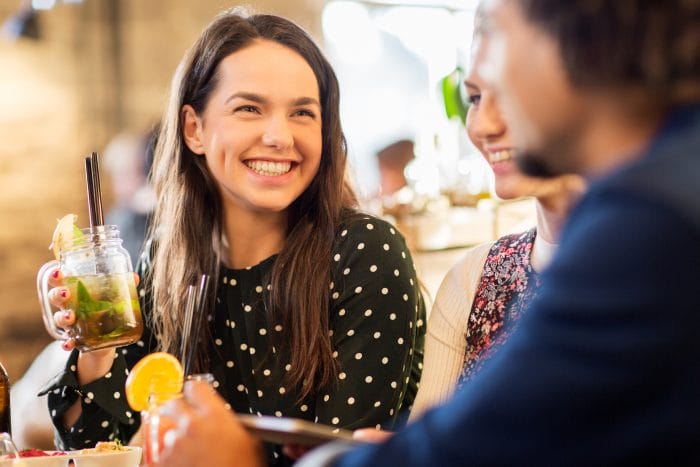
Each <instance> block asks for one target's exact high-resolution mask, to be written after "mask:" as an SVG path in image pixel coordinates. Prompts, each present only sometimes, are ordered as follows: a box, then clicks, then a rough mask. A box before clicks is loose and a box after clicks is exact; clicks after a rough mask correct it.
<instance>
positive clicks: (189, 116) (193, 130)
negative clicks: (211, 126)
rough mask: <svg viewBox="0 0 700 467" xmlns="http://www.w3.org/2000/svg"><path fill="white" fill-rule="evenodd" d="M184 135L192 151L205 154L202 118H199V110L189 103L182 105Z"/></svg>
mask: <svg viewBox="0 0 700 467" xmlns="http://www.w3.org/2000/svg"><path fill="white" fill-rule="evenodd" d="M182 136H183V137H184V139H185V144H186V145H187V147H188V148H190V151H192V152H193V153H195V154H199V155H200V156H201V155H202V154H204V144H203V142H202V119H201V118H199V116H198V115H197V112H195V111H194V108H193V107H192V106H191V105H189V104H186V105H183V106H182Z"/></svg>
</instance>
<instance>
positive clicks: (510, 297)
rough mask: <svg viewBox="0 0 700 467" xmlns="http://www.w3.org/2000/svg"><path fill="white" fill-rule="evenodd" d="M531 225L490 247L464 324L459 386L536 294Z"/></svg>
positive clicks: (505, 335) (537, 279) (505, 336)
mask: <svg viewBox="0 0 700 467" xmlns="http://www.w3.org/2000/svg"><path fill="white" fill-rule="evenodd" d="M535 235H536V230H535V229H534V228H532V229H530V230H527V231H525V232H523V233H518V234H511V235H505V236H503V237H501V238H499V239H498V240H497V241H496V242H495V243H494V244H493V246H492V247H491V250H490V251H489V253H488V256H487V257H486V262H485V263H484V269H483V273H482V275H481V280H480V282H479V286H478V287H477V290H476V295H475V296H474V300H473V302H472V310H471V313H470V314H469V321H468V323H467V332H466V335H465V339H466V350H465V354H464V365H463V367H462V372H461V374H460V377H459V381H458V383H457V386H458V387H461V386H462V385H463V384H464V383H465V382H466V381H468V380H469V379H471V377H472V376H473V375H474V374H475V373H476V372H477V371H478V370H479V369H480V368H481V367H482V366H483V364H484V362H485V361H486V360H488V359H489V358H491V356H492V355H493V354H494V353H495V352H496V350H497V349H498V348H499V347H500V346H501V345H503V343H504V342H505V341H506V340H508V338H509V337H510V335H511V334H512V333H513V330H514V329H515V323H516V322H517V321H518V319H519V318H520V317H521V316H522V314H523V312H524V311H525V309H526V308H527V305H528V304H529V303H530V302H531V301H532V299H533V298H534V297H535V296H536V295H537V292H538V289H539V286H540V277H539V275H538V274H537V273H536V272H535V271H534V270H533V268H532V265H531V264H530V253H531V252H532V248H533V245H534V243H535Z"/></svg>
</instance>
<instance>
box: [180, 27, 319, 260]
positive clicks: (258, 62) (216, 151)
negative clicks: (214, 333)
mask: <svg viewBox="0 0 700 467" xmlns="http://www.w3.org/2000/svg"><path fill="white" fill-rule="evenodd" d="M270 63H274V64H275V66H274V67H270ZM281 70H284V80H280V71H281ZM183 114H184V124H183V128H184V135H185V142H186V144H187V146H188V147H189V149H190V150H191V151H192V152H194V153H195V154H198V155H204V156H205V159H206V163H207V168H208V169H209V171H210V172H211V174H212V176H213V177H214V179H215V180H216V183H217V185H218V186H219V189H220V191H221V195H222V197H223V198H225V200H226V201H230V202H224V203H223V205H224V207H225V210H224V216H225V219H240V218H241V216H254V217H257V216H258V215H263V214H264V215H269V214H270V213H277V214H276V215H275V216H274V217H276V218H278V219H282V218H284V217H285V214H284V210H285V209H286V208H287V206H289V205H290V204H291V203H292V201H294V200H295V199H297V198H298V197H299V196H300V195H301V193H302V192H303V191H304V190H305V189H306V188H307V187H308V186H309V185H310V184H311V181H312V179H313V178H314V177H315V176H316V173H317V172H318V168H319V165H320V161H321V148H322V143H321V137H322V135H321V133H322V128H321V127H322V122H321V105H320V103H319V90H318V84H317V82H316V77H315V75H314V72H313V70H312V69H311V67H310V66H309V64H308V63H307V62H306V61H305V60H304V58H302V56H301V55H299V54H298V53H296V52H295V51H293V50H292V49H290V48H288V47H286V46H283V45H280V44H278V43H276V42H273V41H269V40H256V41H255V42H254V43H253V44H251V45H250V46H248V47H246V48H244V49H243V50H239V51H237V52H235V53H233V54H231V55H229V56H228V57H226V58H225V59H223V60H222V61H221V63H220V64H219V67H218V86H217V87H216V89H215V90H214V92H213V93H212V95H211V96H210V98H209V101H208V104H207V106H206V108H205V109H204V110H203V111H201V112H200V114H201V116H200V115H199V114H198V113H197V111H195V109H194V108H193V107H192V106H191V105H189V104H186V105H185V106H184V108H183ZM241 211H244V212H241ZM273 248H275V247H273ZM228 252H229V255H230V256H229V263H230V264H231V266H233V267H245V266H249V265H250V264H246V263H247V262H250V260H249V259H248V258H247V256H248V253H249V251H240V252H239V255H236V253H235V249H229V251H228ZM269 253H270V252H269V251H268V252H263V253H262V256H261V257H260V258H257V260H258V261H259V260H261V259H264V258H266V257H267V256H269ZM244 254H245V256H246V257H241V256H243V255H244ZM237 256H238V257H237ZM252 262H253V264H255V263H256V261H255V259H253V260H252Z"/></svg>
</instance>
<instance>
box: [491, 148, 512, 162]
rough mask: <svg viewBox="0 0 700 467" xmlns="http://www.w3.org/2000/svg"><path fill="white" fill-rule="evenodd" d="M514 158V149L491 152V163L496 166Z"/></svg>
mask: <svg viewBox="0 0 700 467" xmlns="http://www.w3.org/2000/svg"><path fill="white" fill-rule="evenodd" d="M512 158H513V150H512V149H504V150H503V151H496V152H489V162H491V163H492V164H496V163H498V162H504V161H509V160H511V159H512Z"/></svg>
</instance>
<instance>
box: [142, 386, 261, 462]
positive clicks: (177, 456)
mask: <svg viewBox="0 0 700 467" xmlns="http://www.w3.org/2000/svg"><path fill="white" fill-rule="evenodd" d="M184 395H185V397H184V398H181V399H177V400H173V401H170V402H168V403H167V404H165V405H164V406H163V408H162V411H163V413H166V414H167V415H168V416H170V417H173V419H175V420H178V428H177V429H175V430H171V431H169V432H167V433H166V434H165V443H164V444H165V449H164V450H163V452H162V453H161V455H160V460H159V462H157V463H156V464H155V465H156V466H163V467H165V466H168V467H177V466H187V467H198V466H202V467H204V466H206V467H228V466H238V467H258V466H262V465H263V463H264V462H263V454H262V448H261V445H260V443H259V442H258V441H257V440H256V439H255V438H253V437H252V436H251V435H250V434H248V432H247V431H246V430H245V428H243V426H242V425H241V424H240V423H239V422H238V420H237V419H236V416H235V414H234V413H233V412H232V411H231V410H229V409H228V408H226V405H225V402H224V400H223V399H222V398H221V397H220V396H219V395H218V394H217V393H216V391H215V390H214V389H212V388H211V387H210V386H209V385H208V384H206V383H203V382H198V381H188V382H187V383H185V390H184Z"/></svg>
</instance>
